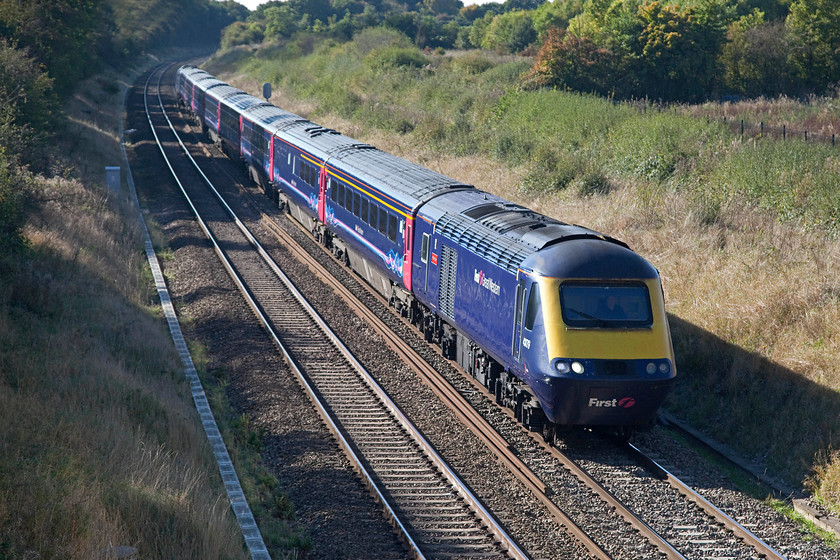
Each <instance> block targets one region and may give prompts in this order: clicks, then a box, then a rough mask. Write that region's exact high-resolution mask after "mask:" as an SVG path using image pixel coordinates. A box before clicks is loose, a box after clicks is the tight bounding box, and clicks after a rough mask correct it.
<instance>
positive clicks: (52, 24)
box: [0, 0, 107, 95]
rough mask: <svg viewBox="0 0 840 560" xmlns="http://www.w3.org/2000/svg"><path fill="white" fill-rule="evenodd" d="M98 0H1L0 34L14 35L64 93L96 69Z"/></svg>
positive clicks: (99, 33)
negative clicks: (21, 0) (23, 0)
mask: <svg viewBox="0 0 840 560" xmlns="http://www.w3.org/2000/svg"><path fill="white" fill-rule="evenodd" d="M101 14H102V9H101V6H100V2H99V1H98V0H28V1H27V2H19V1H15V0H0V36H4V37H10V38H14V39H15V40H16V41H17V44H18V45H19V46H20V47H21V48H28V49H29V52H30V54H31V56H32V57H33V58H35V59H37V60H38V61H40V62H41V63H42V64H44V66H45V67H46V68H47V70H48V72H49V74H50V75H51V76H52V77H53V78H55V87H56V90H57V91H58V92H59V94H61V95H66V94H68V93H69V92H70V90H72V88H73V87H74V86H75V84H76V83H77V82H78V81H79V80H81V79H82V78H85V77H87V76H88V75H90V74H91V73H92V72H94V71H95V70H96V65H97V62H98V60H99V57H98V54H99V41H100V39H101V38H102V35H103V27H102V26H104V25H106V23H107V22H106V21H103V19H102V18H101V17H100V16H101Z"/></svg>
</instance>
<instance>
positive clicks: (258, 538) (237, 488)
mask: <svg viewBox="0 0 840 560" xmlns="http://www.w3.org/2000/svg"><path fill="white" fill-rule="evenodd" d="M171 66H172V65H171V64H169V65H167V63H164V64H161V65H159V66H158V67H157V68H155V69H153V70H152V71H151V72H149V77H148V78H147V79H146V83H145V85H144V86H143V104H144V106H145V110H146V118H147V119H148V120H149V125H150V126H151V128H152V133H153V134H155V139H157V134H156V133H155V131H154V126H153V125H152V121H151V114H150V111H149V104H148V97H147V93H148V90H149V83H150V82H151V79H152V77H153V76H154V74H155V72H157V71H160V77H159V78H158V87H159V86H160V79H161V77H162V76H163V75H164V74H165V73H166V70H167V69H168V68H169V67H171ZM164 67H165V68H164ZM161 69H163V70H161ZM122 129H123V125H122V121H120V149H121V150H122V155H123V159H124V160H125V162H126V165H128V157H127V155H126V152H125V142H124V141H123V140H122ZM170 170H171V167H170ZM127 179H128V184H129V188H130V191H131V196H132V199H133V201H134V203H135V205H136V206H137V210H138V212H139V214H140V223H141V224H142V226H143V232H144V235H145V238H146V241H145V247H146V256H147V259H148V261H149V266H150V267H151V270H152V274H153V276H154V279H155V285H156V288H157V291H158V295H159V296H160V300H161V307H162V308H163V311H164V315H165V316H166V321H167V324H168V325H169V330H170V332H171V335H172V340H173V342H174V343H175V346H176V349H177V350H178V355H179V357H180V358H181V362H182V363H183V364H184V371H185V375H186V376H187V379H188V381H189V382H190V390H191V393H192V396H193V401H194V402H195V407H196V410H197V411H198V413H199V416H200V417H201V423H202V426H203V427H204V432H205V435H206V436H207V439H208V441H209V443H210V445H211V447H212V448H213V456H214V457H215V459H216V465H217V467H218V468H219V474H220V476H221V478H222V481H223V482H224V487H225V493H226V494H227V496H228V500H229V502H230V506H231V509H232V510H233V513H234V516H235V517H236V522H237V523H238V525H239V528H240V530H241V532H242V536H243V538H244V539H245V546H246V547H247V548H248V552H249V553H250V555H251V558H252V559H254V560H265V559H268V560H270V559H271V555H270V554H269V553H268V549H267V547H266V546H265V541H264V540H263V538H262V533H261V532H260V530H259V527H258V526H257V522H256V520H255V519H254V515H253V512H252V511H251V508H250V506H249V505H248V501H247V500H246V499H245V492H244V491H243V490H242V485H241V483H240V481H239V476H238V475H237V474H236V469H235V468H234V466H233V462H232V461H231V458H230V454H229V453H228V451H227V447H226V446H225V443H224V440H223V439H222V435H221V432H220V431H219V428H218V425H217V424H216V420H215V418H214V417H213V412H212V411H211V410H210V404H209V402H208V400H207V395H206V394H205V392H204V387H203V386H202V384H201V380H200V379H199V377H198V373H197V372H196V369H195V365H194V363H193V360H192V356H191V355H190V352H189V349H188V348H187V345H186V343H185V342H184V337H183V334H182V332H181V326H180V323H179V322H178V317H177V315H176V313H175V308H174V306H173V305H172V301H171V299H170V297H169V291H168V290H167V288H166V281H165V279H164V277H163V272H162V271H161V269H160V264H159V263H158V261H157V256H156V255H155V252H154V246H153V245H152V241H151V238H150V237H149V231H148V229H147V228H146V221H145V219H144V218H143V213H142V212H141V211H140V201H139V199H138V198H137V192H136V190H135V188H134V179H133V177H132V176H131V169H130V168H127ZM176 180H177V179H176Z"/></svg>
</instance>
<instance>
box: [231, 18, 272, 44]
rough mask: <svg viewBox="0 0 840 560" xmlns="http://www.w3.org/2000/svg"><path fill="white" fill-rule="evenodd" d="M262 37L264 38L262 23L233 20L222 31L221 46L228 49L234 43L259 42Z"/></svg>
mask: <svg viewBox="0 0 840 560" xmlns="http://www.w3.org/2000/svg"><path fill="white" fill-rule="evenodd" d="M263 39H265V24H264V23H262V22H254V23H246V22H244V21H235V22H233V23H232V24H230V25H228V26H227V27H226V28H225V29H224V31H222V48H223V49H229V48H231V47H235V46H236V45H250V44H252V43H261V42H262V41H263Z"/></svg>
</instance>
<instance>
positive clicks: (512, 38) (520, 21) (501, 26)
mask: <svg viewBox="0 0 840 560" xmlns="http://www.w3.org/2000/svg"><path fill="white" fill-rule="evenodd" d="M532 14H533V12H530V11H525V10H519V11H515V12H506V13H504V14H501V15H498V16H495V17H494V18H493V20H492V21H491V22H490V26H489V27H488V28H487V32H486V33H485V34H484V37H483V39H482V41H481V46H482V47H483V48H485V49H494V50H496V51H498V52H501V53H518V52H522V51H523V50H525V49H526V48H527V47H528V45H530V44H531V43H533V42H534V41H535V40H536V39H537V32H536V31H535V30H534V22H533V19H532Z"/></svg>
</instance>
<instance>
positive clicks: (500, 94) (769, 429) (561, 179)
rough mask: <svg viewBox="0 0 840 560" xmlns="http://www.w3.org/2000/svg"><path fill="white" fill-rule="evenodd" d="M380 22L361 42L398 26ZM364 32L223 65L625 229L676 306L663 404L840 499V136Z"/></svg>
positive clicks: (463, 168)
mask: <svg viewBox="0 0 840 560" xmlns="http://www.w3.org/2000/svg"><path fill="white" fill-rule="evenodd" d="M377 33H378V32H377V31H375V30H369V31H367V32H366V35H365V37H364V44H365V45H367V47H365V48H368V49H374V48H376V45H377V44H382V43H384V44H390V43H389V41H392V40H393V41H396V40H397V39H394V38H393V36H392V35H388V34H387V33H382V34H380V35H377ZM388 33H390V32H388ZM377 41H380V43H377ZM359 42H360V41H359V40H357V41H356V42H355V43H349V44H344V45H334V44H323V45H321V46H320V47H314V48H313V49H312V52H314V54H312V55H310V56H297V55H295V56H291V58H283V57H280V58H278V57H275V56H272V57H261V56H260V55H259V54H257V55H256V56H255V57H253V58H252V59H250V60H248V61H247V62H246V63H245V65H244V66H241V67H236V69H235V70H233V69H232V68H230V67H229V68H228V69H227V70H228V72H227V73H226V74H225V73H224V72H222V74H223V77H226V78H228V79H230V80H232V81H233V82H235V83H238V84H239V85H240V87H243V89H249V88H250V90H251V91H256V85H257V84H258V83H260V82H261V80H262V79H263V78H264V77H265V76H271V79H272V81H273V82H274V84H275V85H276V86H278V89H277V91H278V93H279V96H280V97H279V98H277V99H276V100H273V101H275V102H276V103H277V104H278V105H280V106H283V107H285V108H287V109H289V110H292V111H297V112H300V113H302V114H304V115H305V116H309V117H310V118H313V119H314V120H316V121H317V122H319V123H320V124H324V125H327V126H333V127H335V128H337V129H339V130H342V131H343V132H345V133H347V134H350V135H351V136H354V137H356V138H359V139H360V140H364V141H367V142H370V143H373V144H374V145H376V146H377V147H379V148H381V149H384V150H388V151H391V152H393V153H396V154H397V155H401V156H402V157H405V158H407V159H410V160H414V161H416V162H418V163H421V164H423V165H426V166H427V167H431V168H433V169H435V170H438V171H441V172H443V173H446V174H448V175H450V176H453V177H456V178H458V179H459V180H461V181H464V182H468V183H473V184H476V185H477V186H479V187H480V188H484V189H487V190H490V191H492V192H495V193H496V194H499V195H501V196H504V197H506V198H508V199H511V200H515V201H517V202H520V203H522V204H526V205H528V206H531V207H533V208H535V209H536V210H539V211H542V212H544V213H546V214H549V215H553V216H555V217H557V218H559V219H561V220H565V221H569V222H574V223H580V224H583V225H586V226H589V227H592V228H594V229H598V230H600V231H603V232H605V233H608V234H610V235H613V236H615V237H618V238H620V239H623V240H625V241H627V242H628V243H629V244H630V245H631V246H632V247H633V248H634V249H636V250H637V251H638V252H640V253H641V254H642V255H643V256H645V257H646V258H648V259H649V260H650V261H651V262H652V263H653V264H654V265H655V266H656V267H657V268H658V269H659V270H660V272H661V274H662V277H663V281H664V286H665V291H666V298H667V305H668V309H669V311H670V312H671V313H672V327H673V332H674V340H675V344H676V347H677V366H678V371H679V377H678V383H677V387H676V390H675V391H674V392H673V393H672V395H671V397H670V399H669V400H668V403H667V406H668V407H669V408H670V409H671V410H672V411H673V412H675V413H676V414H678V415H681V416H683V417H685V418H687V419H689V420H690V421H692V422H693V423H695V424H696V425H697V426H699V427H701V428H703V429H705V430H707V431H709V432H710V433H713V434H714V435H715V436H716V437H718V438H720V439H721V440H722V441H725V442H727V443H729V444H730V445H732V446H734V447H736V448H738V449H740V450H741V451H742V452H743V453H744V454H746V455H748V456H749V457H751V458H753V459H755V460H756V461H758V462H759V463H760V464H762V465H764V466H766V467H767V468H768V469H770V470H771V471H772V472H774V473H775V474H778V475H780V476H782V477H784V478H786V479H787V480H788V482H790V483H791V484H794V485H797V484H801V483H802V482H803V481H805V480H806V479H809V480H811V482H812V486H813V487H815V488H817V489H819V488H823V487H824V488H826V489H827V490H826V491H825V492H822V493H823V494H825V495H826V496H830V498H829V501H832V503H834V504H835V507H837V502H836V492H834V493H832V492H831V491H828V489H829V488H836V486H837V480H840V461H838V458H837V455H836V454H831V453H827V452H826V450H828V449H832V448H833V449H836V448H837V447H838V437H840V434H838V433H837V431H836V426H837V425H838V424H837V423H838V421H840V393H838V391H840V280H838V278H840V241H838V239H837V233H838V223H837V216H840V198H838V195H840V189H838V179H837V177H838V171H840V167H838V165H840V164H839V163H838V162H839V161H840V160H838V157H839V156H840V152H838V151H836V150H835V151H831V150H830V149H826V147H825V146H818V145H812V144H807V145H803V144H798V143H794V142H789V143H787V144H779V143H776V142H773V141H769V140H757V141H754V142H753V141H750V142H742V141H741V139H740V138H739V137H737V136H735V135H733V134H731V133H730V132H729V131H728V130H727V129H726V128H725V127H723V126H721V125H720V124H718V123H716V122H713V121H711V120H708V121H707V119H705V118H697V116H695V115H696V114H698V113H692V111H691V110H689V109H687V108H679V109H678V110H663V111H659V110H654V111H645V112H642V111H639V110H638V109H635V108H631V107H628V106H615V105H613V104H612V103H610V102H609V101H608V100H604V99H599V98H595V97H592V96H587V95H580V94H574V93H570V92H563V91H528V90H527V89H523V88H522V87H521V80H520V75H521V74H522V72H523V71H524V70H526V69H527V68H528V66H529V63H530V62H529V61H528V60H527V59H517V58H507V59H504V60H499V59H497V58H495V57H494V56H493V55H490V54H486V53H479V52H471V53H460V52H459V53H450V54H447V55H445V56H437V55H430V56H429V57H428V59H429V63H428V64H427V65H426V66H425V67H423V68H416V67H412V66H396V67H391V68H388V69H383V68H378V69H375V68H371V67H369V66H366V65H365V63H364V61H365V57H364V56H360V54H359V53H360V52H362V51H359V50H358V49H361V48H362V47H361V46H360V45H359ZM371 45H373V46H371ZM285 48H286V49H290V50H294V49H295V47H293V46H286V47H285ZM298 51H299V52H302V49H298ZM243 68H244V70H243ZM210 70H211V71H215V72H219V71H220V70H223V69H222V68H221V67H220V66H216V65H215V63H212V62H211V64H210ZM231 70H233V71H231ZM239 72H243V73H239ZM325 72H326V73H325ZM322 86H324V87H323V88H322ZM337 99H338V100H342V99H343V101H341V102H338V103H335V104H334V102H335V100H337ZM835 102H836V100H835ZM709 110H710V109H704V111H707V112H708V111H709ZM700 114H703V113H700ZM400 123H402V124H400ZM809 477H810V478H809ZM832 481H833V482H832ZM832 484H833V486H832Z"/></svg>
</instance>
